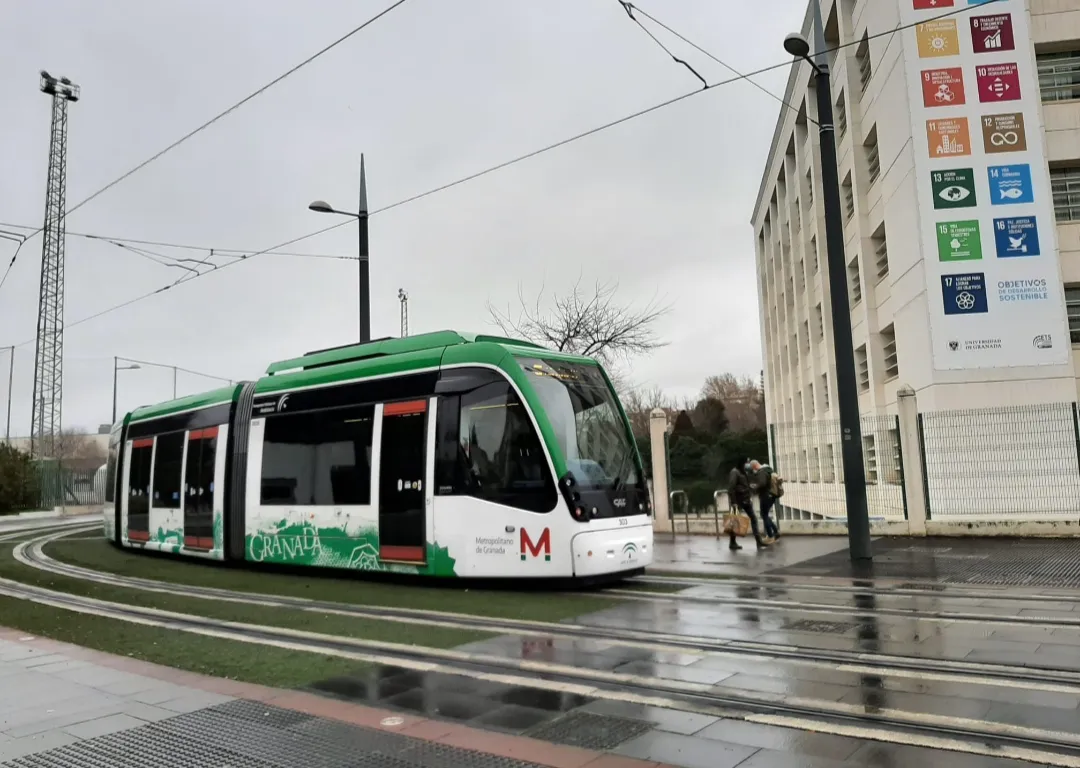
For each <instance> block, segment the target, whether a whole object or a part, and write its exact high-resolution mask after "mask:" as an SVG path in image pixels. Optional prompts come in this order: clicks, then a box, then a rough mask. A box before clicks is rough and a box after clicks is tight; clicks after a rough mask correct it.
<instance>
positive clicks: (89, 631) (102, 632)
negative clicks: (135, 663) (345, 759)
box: [0, 595, 366, 688]
mask: <svg viewBox="0 0 1080 768" xmlns="http://www.w3.org/2000/svg"><path fill="white" fill-rule="evenodd" d="M0 624H2V625H3V626H6V627H10V628H12V629H18V630H21V631H23V632H26V633H28V634H32V635H38V636H40V637H47V638H50V639H52V640H60V641H63V642H68V643H74V644H76V645H81V646H84V647H86V648H93V649H94V650H98V651H106V652H108V653H113V654H116V655H119V656H130V657H131V658H134V659H141V660H143V661H149V662H153V663H155V664H162V665H164V666H168V667H175V668H176V669H184V670H187V671H189V672H199V673H201V674H204V675H212V676H214V677H227V678H230V679H232V680H241V681H243V682H247V683H259V684H260V685H269V686H272V687H275V688H296V687H302V686H306V685H310V684H311V683H314V682H316V681H319V680H325V679H327V678H330V677H340V676H345V675H350V674H355V673H356V672H359V671H360V670H362V669H363V668H364V667H365V666H366V665H365V664H363V663H360V662H357V661H353V660H350V659H342V658H337V657H335V656H323V655H320V654H317V653H305V652H303V651H291V650H286V649H284V648H275V647H273V646H265V645H252V644H249V643H242V642H239V641H237V640H223V639H221V638H217V637H204V636H202V635H195V634H191V633H188V632H178V631H176V630H174V629H161V628H158V627H148V626H144V625H142V624H132V623H130V622H127V621H121V620H119V619H109V618H105V617H102V616H91V615H89V614H83V613H75V612H74V611H65V610H62V609H58V608H52V607H50V606H47V605H40V604H38V603H33V602H30V601H28V600H19V599H18V598H14V597H5V596H3V595H0Z"/></svg>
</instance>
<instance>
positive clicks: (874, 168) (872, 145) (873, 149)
mask: <svg viewBox="0 0 1080 768" xmlns="http://www.w3.org/2000/svg"><path fill="white" fill-rule="evenodd" d="M863 148H864V149H865V150H866V172H867V174H868V175H869V177H870V183H871V184H873V183H874V182H875V181H877V180H878V176H880V175H881V156H880V154H879V153H878V138H877V126H876V125H875V126H872V127H871V128H870V133H868V134H867V136H866V143H865V144H863Z"/></svg>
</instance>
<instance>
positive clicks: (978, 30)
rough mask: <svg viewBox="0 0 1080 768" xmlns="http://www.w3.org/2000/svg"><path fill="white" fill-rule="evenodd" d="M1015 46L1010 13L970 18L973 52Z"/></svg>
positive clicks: (1007, 48) (989, 51)
mask: <svg viewBox="0 0 1080 768" xmlns="http://www.w3.org/2000/svg"><path fill="white" fill-rule="evenodd" d="M1015 47H1016V43H1015V42H1014V41H1013V25H1012V14H1009V13H998V14H994V15H993V16H975V17H973V18H972V19H971V49H972V50H973V51H975V53H995V52H997V51H1011V50H1013V49H1014V48H1015ZM920 55H921V54H920Z"/></svg>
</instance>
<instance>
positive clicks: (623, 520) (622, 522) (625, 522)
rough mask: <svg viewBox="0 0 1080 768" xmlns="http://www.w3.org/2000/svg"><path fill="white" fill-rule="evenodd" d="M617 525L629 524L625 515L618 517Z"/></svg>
mask: <svg viewBox="0 0 1080 768" xmlns="http://www.w3.org/2000/svg"><path fill="white" fill-rule="evenodd" d="M619 525H630V521H629V520H627V519H626V518H625V517H620V518H619Z"/></svg>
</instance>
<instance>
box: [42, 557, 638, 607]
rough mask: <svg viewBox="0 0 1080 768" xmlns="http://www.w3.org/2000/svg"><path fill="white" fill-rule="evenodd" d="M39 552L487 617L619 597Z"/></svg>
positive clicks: (599, 603) (185, 580) (267, 590)
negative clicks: (430, 584)
mask: <svg viewBox="0 0 1080 768" xmlns="http://www.w3.org/2000/svg"><path fill="white" fill-rule="evenodd" d="M45 552H46V554H48V555H49V556H50V557H52V558H54V559H56V560H59V561H60V562H63V563H69V564H71V565H79V566H82V567H84V568H90V569H92V570H95V571H105V572H108V573H113V574H117V575H120V576H136V577H139V578H144V579H155V580H158V581H168V582H171V583H173V584H189V585H191V586H197V587H216V588H218V589H230V590H234V591H237V592H255V593H262V594H266V595H284V596H289V597H300V598H306V599H311V600H323V601H329V602H335V603H349V604H352V605H369V606H385V607H389V608H417V609H424V610H434V611H447V612H450V613H464V614H473V615H476V616H487V617H493V618H505V619H521V620H530V621H550V622H558V621H563V620H565V619H570V618H573V617H575V616H581V615H583V614H586V613H593V612H595V611H602V610H605V609H607V608H612V607H614V606H616V605H619V604H620V601H619V600H618V599H617V598H613V597H604V596H603V593H602V592H596V593H580V592H550V591H510V590H491V589H487V590H478V589H472V588H469V586H468V582H466V581H463V580H457V579H454V580H452V581H448V582H447V583H446V584H445V585H440V586H435V587H430V586H420V585H419V584H386V583H379V582H374V581H371V580H365V579H364V578H363V575H362V574H359V575H358V577H357V578H336V577H332V576H328V575H326V574H325V572H324V573H320V572H319V569H316V568H312V569H311V575H310V576H308V575H307V574H304V575H303V576H294V575H291V574H282V573H268V572H266V571H260V570H258V569H257V568H254V567H253V568H237V567H225V566H221V565H217V564H214V563H207V562H202V561H194V562H185V561H182V560H174V559H170V558H164V557H155V556H153V555H149V554H136V553H133V552H130V551H127V550H121V549H118V548H117V547H115V546H113V545H112V544H110V543H109V542H108V541H106V540H104V539H99V540H98V541H96V542H95V541H78V540H68V539H57V540H56V541H53V542H50V543H49V544H47V545H46V546H45ZM395 626H399V627H400V626H403V625H395Z"/></svg>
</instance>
